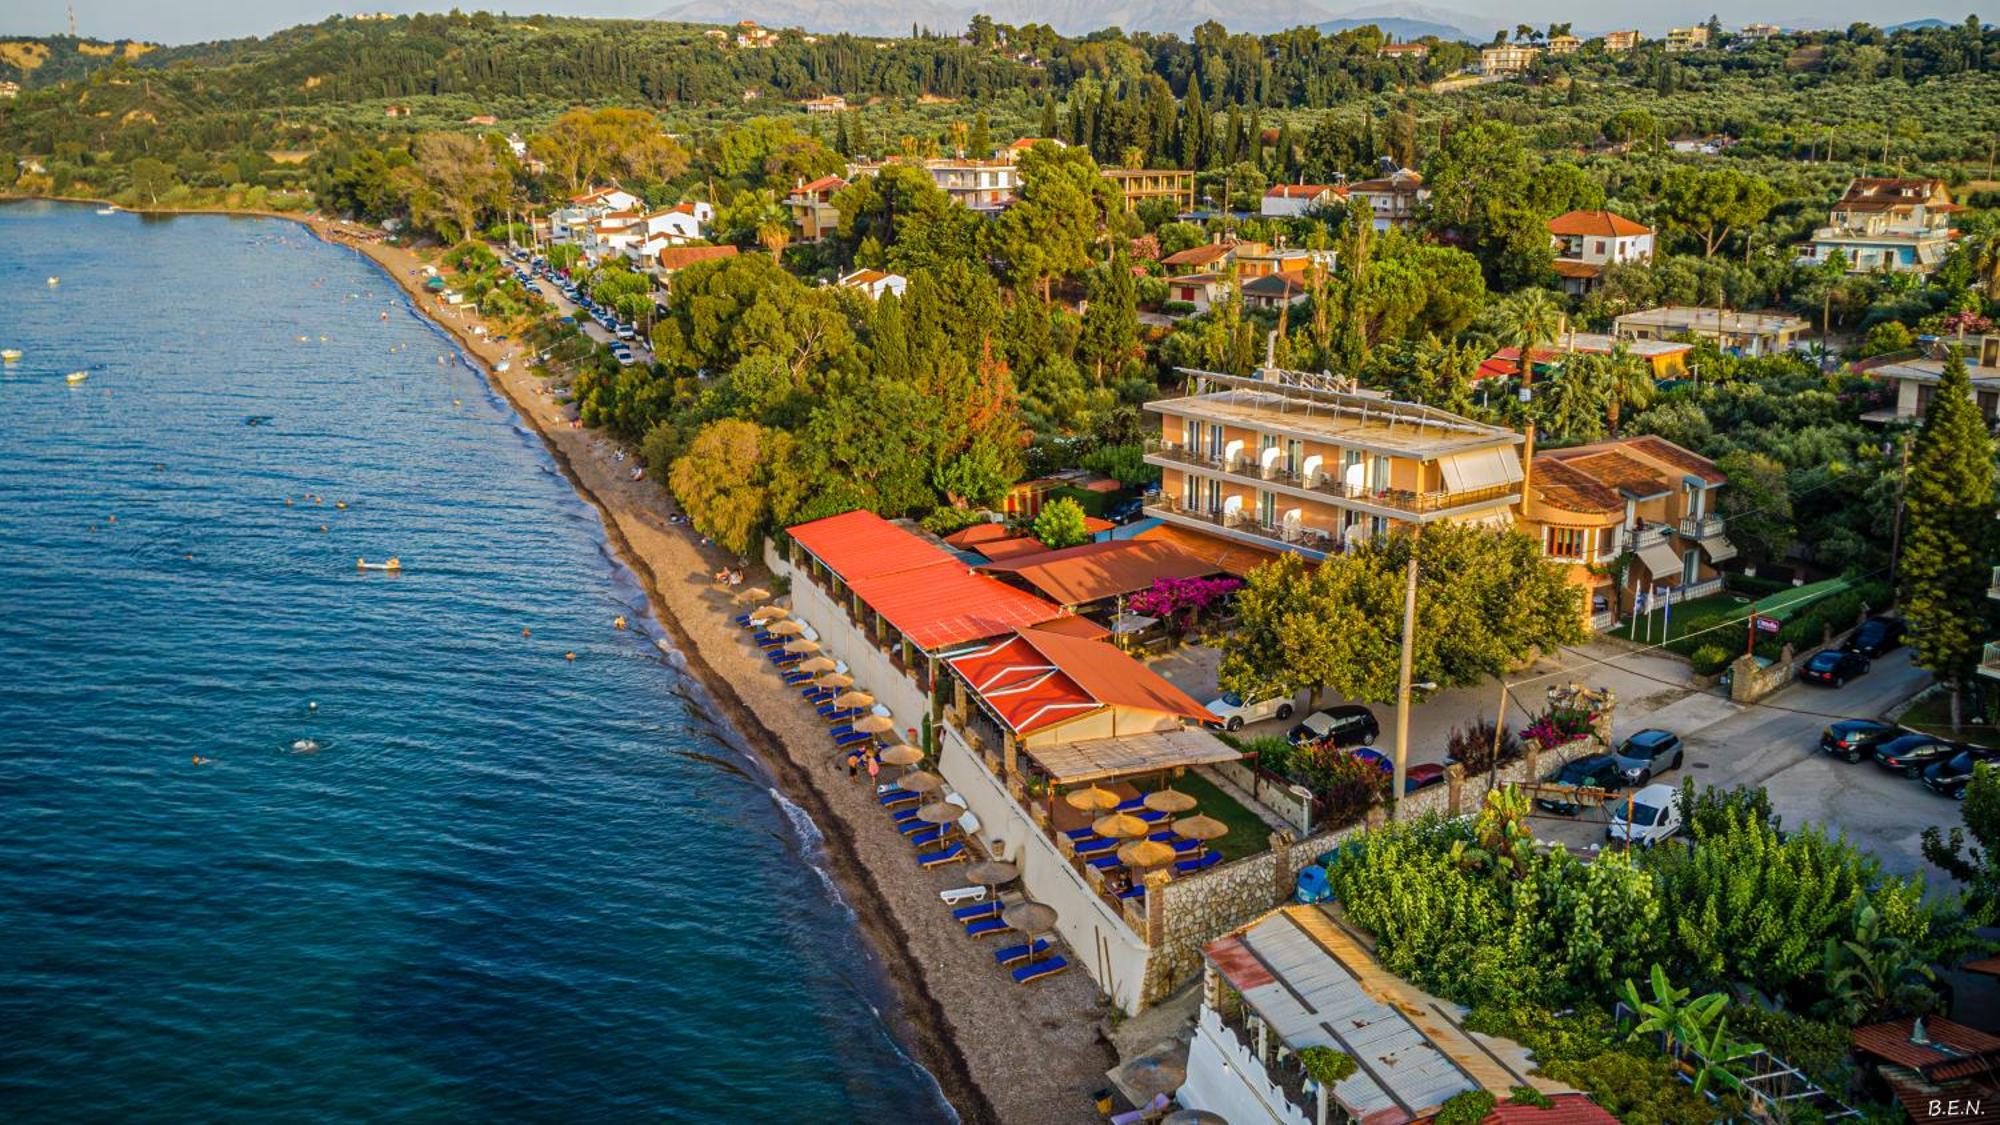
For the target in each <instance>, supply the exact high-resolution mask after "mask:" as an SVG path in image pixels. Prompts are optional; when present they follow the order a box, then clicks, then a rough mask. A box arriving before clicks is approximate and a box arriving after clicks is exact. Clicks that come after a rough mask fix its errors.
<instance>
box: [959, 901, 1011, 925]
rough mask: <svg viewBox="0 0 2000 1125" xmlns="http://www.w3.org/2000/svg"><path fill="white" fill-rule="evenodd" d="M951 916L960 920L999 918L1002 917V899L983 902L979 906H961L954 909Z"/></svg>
mask: <svg viewBox="0 0 2000 1125" xmlns="http://www.w3.org/2000/svg"><path fill="white" fill-rule="evenodd" d="M951 916H952V917H953V918H954V919H956V920H958V921H960V922H976V921H978V920H979V919H981V918H998V917H1000V900H999V899H994V900H993V901H991V902H982V903H980V904H979V905H977V906H961V907H959V908H958V909H957V910H954V911H952V912H951Z"/></svg>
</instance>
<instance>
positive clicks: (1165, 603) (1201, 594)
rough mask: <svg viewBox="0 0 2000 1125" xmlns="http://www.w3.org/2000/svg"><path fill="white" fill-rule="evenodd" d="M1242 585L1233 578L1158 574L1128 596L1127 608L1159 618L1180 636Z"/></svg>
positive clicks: (1170, 630)
mask: <svg viewBox="0 0 2000 1125" xmlns="http://www.w3.org/2000/svg"><path fill="white" fill-rule="evenodd" d="M1242 585H1243V583H1241V582H1239V581H1237V580H1236V579H1234V578H1157V579H1154V580H1153V584H1152V586H1150V587H1148V588H1147V589H1144V590H1141V591H1139V592H1138V593H1136V594H1133V595H1132V596H1131V597H1129V598H1127V599H1125V608H1126V610H1127V611H1128V612H1131V613H1137V614H1140V615H1142V616H1145V617H1157V618H1159V619H1160V622H1161V623H1162V624H1163V625H1165V626H1166V629H1167V633H1168V634H1169V635H1170V636H1172V637H1173V638H1174V639H1175V640H1179V639H1180V638H1182V637H1184V636H1186V635H1187V632H1188V630H1190V629H1192V628H1194V625H1195V623H1196V622H1197V621H1199V620H1201V618H1202V617H1203V616H1204V615H1206V614H1207V613H1209V612H1210V611H1211V610H1213V609H1215V608H1216V607H1217V606H1219V605H1221V604H1222V602H1223V600H1224V599H1225V598H1227V597H1228V596H1229V595H1230V594H1232V593H1234V592H1235V591H1236V589H1237V588H1238V587H1240V586H1242Z"/></svg>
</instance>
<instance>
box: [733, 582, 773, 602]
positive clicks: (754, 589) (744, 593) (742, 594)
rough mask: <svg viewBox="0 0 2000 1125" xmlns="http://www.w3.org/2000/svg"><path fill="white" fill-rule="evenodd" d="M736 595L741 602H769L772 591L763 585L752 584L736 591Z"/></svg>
mask: <svg viewBox="0 0 2000 1125" xmlns="http://www.w3.org/2000/svg"><path fill="white" fill-rule="evenodd" d="M735 596H736V600H737V601H739V602H768V601H770V600H771V591H769V590H766V589H765V588H764V587H762V586H751V587H749V588H748V589H744V590H738V591H736V595H735Z"/></svg>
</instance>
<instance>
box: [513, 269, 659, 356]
mask: <svg viewBox="0 0 2000 1125" xmlns="http://www.w3.org/2000/svg"><path fill="white" fill-rule="evenodd" d="M532 284H533V285H534V287H535V291H536V292H537V293H540V294H541V296H542V299H543V300H546V301H547V302H549V304H551V305H554V306H555V307H556V308H557V309H558V310H560V315H562V316H573V317H575V318H576V326H577V327H578V328H580V329H582V330H583V334H584V335H586V336H588V337H590V338H591V339H593V340H595V341H597V342H598V343H600V344H609V343H611V342H612V341H614V340H616V339H617V338H618V337H617V336H616V335H615V334H613V333H612V332H611V330H609V329H607V328H605V327H604V326H603V325H602V324H599V323H597V322H596V321H594V320H592V319H590V317H589V316H587V315H585V313H584V312H583V310H582V309H580V308H578V307H577V305H576V302H574V301H572V300H570V299H569V298H568V297H565V296H563V293H562V290H560V289H557V288H556V287H555V286H554V285H553V284H551V283H550V282H549V281H548V280H546V279H545V278H542V277H541V276H539V275H537V276H536V277H535V279H534V281H533V282H532ZM626 343H627V344H628V345H630V347H631V348H632V358H633V359H634V360H637V361H638V363H639V364H640V365H641V366H643V365H645V364H649V363H651V362H653V349H652V348H651V347H650V346H649V345H648V344H647V343H646V341H645V340H644V339H642V338H641V339H632V340H627V341H626Z"/></svg>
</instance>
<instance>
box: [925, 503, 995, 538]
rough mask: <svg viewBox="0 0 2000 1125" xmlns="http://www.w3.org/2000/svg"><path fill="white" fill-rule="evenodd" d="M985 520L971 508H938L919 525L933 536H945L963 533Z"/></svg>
mask: <svg viewBox="0 0 2000 1125" xmlns="http://www.w3.org/2000/svg"><path fill="white" fill-rule="evenodd" d="M985 518H986V517H985V516H982V515H980V514H979V513H978V512H975V511H973V510H972V509H970V508H936V509H933V510H932V511H931V513H930V514H929V515H927V516H925V517H924V518H923V519H921V520H919V521H918V523H920V524H921V525H922V526H923V529H924V530H925V531H928V532H930V533H931V534H932V535H939V536H943V535H950V534H951V533H952V532H954V531H963V530H965V529H966V528H968V527H971V526H972V525H973V524H975V523H978V522H980V521H981V520H983V519H985Z"/></svg>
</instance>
